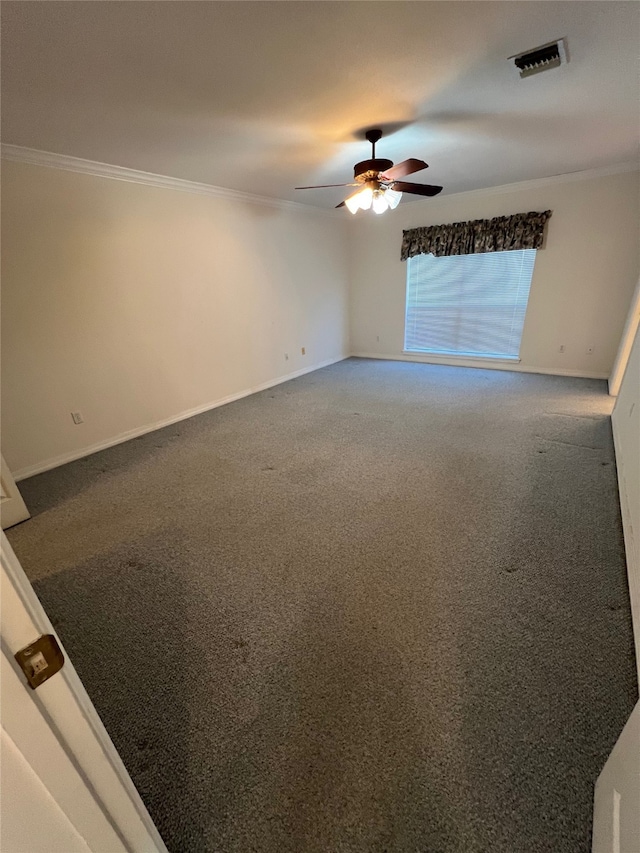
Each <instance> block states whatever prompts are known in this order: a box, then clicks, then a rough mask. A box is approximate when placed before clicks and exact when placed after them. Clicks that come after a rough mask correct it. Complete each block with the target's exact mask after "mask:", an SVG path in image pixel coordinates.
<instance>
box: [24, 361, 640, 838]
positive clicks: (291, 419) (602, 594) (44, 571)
mask: <svg viewBox="0 0 640 853" xmlns="http://www.w3.org/2000/svg"><path fill="white" fill-rule="evenodd" d="M608 411H609V400H608V398H607V397H606V393H605V384H604V383H603V382H596V381H590V380H576V379H564V378H559V377H551V376H534V375H525V374H517V373H504V372H499V371H489V370H487V371H480V370H477V371H476V370H465V369H461V368H450V367H440V366H429V365H419V364H402V363H393V362H376V361H366V360H358V359H351V360H349V361H346V362H342V363H340V364H337V365H334V366H332V367H329V368H326V369H324V370H321V371H318V372H316V373H313V374H309V375H308V376H305V377H303V378H300V379H297V380H294V381H292V382H289V383H286V384H284V385H280V386H278V387H276V388H273V389H271V390H268V391H264V392H262V393H260V394H257V395H255V396H252V397H249V398H246V399H244V400H241V401H238V402H236V403H233V404H231V405H228V406H225V407H223V408H220V409H217V410H214V411H212V412H209V413H207V414H204V415H200V416H198V417H195V418H192V419H191V420H189V421H185V422H182V423H180V424H177V425H174V426H171V427H167V428H166V429H163V430H161V431H158V432H155V433H152V434H150V435H147V436H144V437H142V438H140V439H136V440H135V441H131V442H128V443H127V444H123V445H120V446H118V447H114V448H111V449H109V450H106V451H104V452H101V453H99V454H95V455H94V456H91V457H89V458H86V459H83V460H80V461H78V462H75V463H73V464H70V465H67V466H65V467H63V468H60V469H57V470H55V471H51V472H49V473H46V474H42V475H40V476H38V477H34V478H32V479H31V480H28V481H26V482H23V483H21V488H22V492H23V494H24V496H25V499H26V501H27V504H28V505H29V506H30V508H31V510H32V512H33V514H34V517H33V519H32V520H31V521H28V522H26V523H25V524H22V525H20V526H18V527H16V528H14V529H13V530H12V531H10V534H9V535H10V539H11V542H12V544H13V546H14V547H15V550H16V552H17V554H18V556H19V557H20V559H21V560H22V562H23V565H24V567H25V569H26V571H27V572H28V574H29V575H30V576H31V577H32V578H33V579H35V587H36V591H37V593H38V595H39V596H40V598H41V600H42V601H43V603H44V606H45V608H46V609H47V611H48V612H49V614H50V616H51V617H52V619H53V621H54V623H55V624H56V626H57V628H58V630H59V632H60V635H61V637H62V639H63V641H64V643H65V644H66V647H67V650H68V652H69V654H70V655H71V657H72V659H73V661H74V663H75V665H76V667H77V669H78V671H79V673H80V675H81V677H82V679H83V680H84V682H85V684H86V686H87V689H88V690H89V693H90V695H91V697H92V699H93V701H94V703H95V705H96V707H97V708H98V711H99V712H100V714H101V716H102V718H103V720H104V722H105V724H106V726H107V729H108V730H109V732H110V734H111V736H112V738H113V740H114V741H115V744H116V746H117V747H118V749H119V750H120V752H121V754H122V757H123V759H124V761H125V763H126V765H127V767H128V769H129V771H130V773H131V775H132V777H133V779H134V781H135V783H136V785H137V787H138V789H139V790H140V792H141V794H142V796H143V798H144V800H145V802H146V804H147V806H148V808H149V810H150V812H151V814H152V816H153V818H154V820H155V821H156V823H157V825H158V827H159V829H160V831H161V833H162V835H163V837H164V839H165V840H166V843H167V845H168V847H169V849H170V851H172V853H199V851H207V853H209V852H210V853H214V851H215V853H252V851H256V853H365V851H366V852H367V853H384V851H386V852H387V853H480V851H482V853H586V851H588V849H589V838H590V823H591V803H592V795H593V784H594V782H595V779H596V777H597V775H598V773H599V771H600V769H601V767H602V765H603V764H604V761H605V759H606V758H607V755H608V754H609V751H610V750H611V748H612V746H613V744H614V742H615V740H616V738H617V736H618V735H619V733H620V731H621V729H622V726H623V724H624V722H625V720H626V718H627V716H628V714H629V713H630V711H631V709H632V707H633V705H634V702H635V700H636V698H637V685H636V680H635V666H634V664H635V662H634V657H633V645H632V634H631V621H630V609H629V597H628V589H627V583H626V573H625V564H624V553H623V545H622V535H621V527H620V519H619V506H618V501H617V492H616V474H615V466H614V457H613V448H612V440H611V433H610V420H609V417H608Z"/></svg>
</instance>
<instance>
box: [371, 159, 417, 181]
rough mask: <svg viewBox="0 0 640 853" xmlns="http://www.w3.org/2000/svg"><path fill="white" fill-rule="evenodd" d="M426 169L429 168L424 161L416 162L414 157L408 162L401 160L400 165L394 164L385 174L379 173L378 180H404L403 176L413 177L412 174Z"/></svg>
mask: <svg viewBox="0 0 640 853" xmlns="http://www.w3.org/2000/svg"><path fill="white" fill-rule="evenodd" d="M428 168H429V166H428V165H427V163H425V162H424V160H416V159H415V157H410V158H409V159H408V160H403V161H402V163H396V165H395V166H392V167H391V168H390V169H387V170H386V172H380V174H379V175H378V178H379V179H380V180H381V181H395V179H396V178H404V177H405V175H413V173H414V172H419V171H420V170H421V169H428Z"/></svg>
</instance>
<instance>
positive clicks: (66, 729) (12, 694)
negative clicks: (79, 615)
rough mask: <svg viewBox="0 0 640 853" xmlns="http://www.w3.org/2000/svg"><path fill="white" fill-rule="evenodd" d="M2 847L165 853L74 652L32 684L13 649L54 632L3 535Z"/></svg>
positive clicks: (8, 852) (39, 851) (5, 851)
mask: <svg viewBox="0 0 640 853" xmlns="http://www.w3.org/2000/svg"><path fill="white" fill-rule="evenodd" d="M1 535H2V548H1V555H0V557H1V559H0V563H1V576H0V581H1V604H2V620H1V623H0V624H1V629H0V630H1V634H2V648H1V652H2V654H1V664H2V669H1V672H0V680H1V687H2V705H1V707H0V738H1V746H2V782H3V784H2V797H1V798H0V817H1V824H0V850H2V853H25V851H26V850H28V851H29V853H56V851H60V853H76V851H77V853H124V851H126V853H166V847H165V845H164V844H163V842H162V839H161V838H160V835H159V834H158V831H157V829H156V827H155V826H154V824H153V822H152V820H151V818H150V817H149V814H148V812H147V810H146V808H145V806H144V805H143V803H142V800H141V799H140V796H139V794H138V792H137V791H136V789H135V787H134V785H133V782H132V781H131V778H130V777H129V774H128V773H127V771H126V769H125V767H124V765H123V763H122V761H121V759H120V756H119V755H118V753H117V752H116V749H115V747H114V745H113V743H112V742H111V739H110V738H109V735H108V734H107V732H106V730H105V728H104V726H103V725H102V722H101V721H100V718H99V717H98V715H97V713H96V711H95V708H94V707H93V704H92V703H91V700H90V699H89V697H88V695H87V693H86V691H85V690H84V688H83V686H82V683H81V682H80V680H79V678H78V676H77V674H76V672H75V670H74V668H73V665H72V664H71V662H70V661H69V659H68V656H67V655H66V653H64V650H63V653H64V655H65V663H64V665H63V667H62V669H61V670H60V671H59V672H58V673H57V674H55V675H53V676H51V678H50V679H49V680H47V681H45V682H44V683H43V684H41V685H40V686H39V687H37V688H36V689H35V690H32V689H31V688H30V687H29V686H28V685H27V681H26V678H25V676H24V673H23V672H22V670H21V669H20V667H19V666H18V664H17V663H16V660H15V658H14V655H15V653H16V652H18V651H20V650H21V649H23V648H24V647H26V646H29V645H30V644H31V643H33V642H34V641H35V640H36V639H37V638H38V637H39V636H40V635H41V634H53V635H55V631H54V629H53V626H52V625H51V623H50V622H49V620H48V618H47V616H46V614H45V612H44V610H43V609H42V607H41V605H40V603H39V601H38V599H37V597H36V595H35V593H34V592H33V589H32V587H31V585H30V583H29V581H28V579H27V577H26V575H25V574H24V572H23V571H22V568H21V566H20V564H19V563H18V560H17V558H16V556H15V554H14V553H13V550H12V549H11V546H10V545H9V542H8V540H7V538H6V536H5V534H4V533H2V534H1Z"/></svg>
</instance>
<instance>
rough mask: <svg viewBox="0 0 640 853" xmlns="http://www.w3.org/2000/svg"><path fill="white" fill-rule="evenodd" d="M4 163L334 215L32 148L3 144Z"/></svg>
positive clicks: (292, 204)
mask: <svg viewBox="0 0 640 853" xmlns="http://www.w3.org/2000/svg"><path fill="white" fill-rule="evenodd" d="M0 151H1V156H2V159H3V160H8V161H10V162H12V163H29V164H30V165H32V166H45V167H47V168H51V169H62V170H63V171H66V172H78V173H79V174H82V175H93V176H95V177H98V178H112V179H113V180H116V181H126V182H127V183H131V184H145V185H146V186H150V187H158V188H159V189H165V190H179V191H180V192H187V193H194V194H195V195H207V196H213V197H214V198H222V199H226V200H228V201H240V202H246V203H249V204H259V205H262V206H264V207H275V208H278V209H280V210H291V211H295V212H296V213H301V212H305V213H309V212H311V213H321V214H325V215H327V214H328V213H333V211H327V210H326V209H325V208H317V207H311V206H310V205H308V204H301V203H300V202H297V201H287V200H285V199H279V198H268V197H267V196H261V195H254V194H253V193H246V192H241V191H240V190H231V189H227V188H225V187H216V186H213V185H212V184H201V183H198V182H197V181H189V180H186V179H184V178H172V177H170V176H169V175H156V174H154V173H153V172H142V171H140V170H139V169H128V168H126V167H125V166H114V165H111V164H109V163H99V162H97V161H96V160H83V159H82V158H81V157H71V156H69V155H67V154H55V153H54V152H52V151H38V150H37V149H35V148H23V147H22V146H20V145H7V144H4V143H3V144H2V146H1V148H0Z"/></svg>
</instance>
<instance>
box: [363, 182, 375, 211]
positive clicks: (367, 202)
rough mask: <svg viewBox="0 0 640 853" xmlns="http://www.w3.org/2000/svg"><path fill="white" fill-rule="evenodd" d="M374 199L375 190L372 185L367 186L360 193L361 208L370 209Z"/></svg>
mask: <svg viewBox="0 0 640 853" xmlns="http://www.w3.org/2000/svg"><path fill="white" fill-rule="evenodd" d="M372 201H373V190H372V189H371V187H365V188H364V189H363V190H362V192H361V193H360V208H361V210H369V208H370V207H371V202H372Z"/></svg>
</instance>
